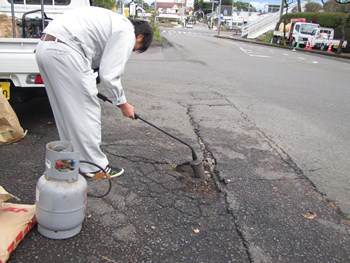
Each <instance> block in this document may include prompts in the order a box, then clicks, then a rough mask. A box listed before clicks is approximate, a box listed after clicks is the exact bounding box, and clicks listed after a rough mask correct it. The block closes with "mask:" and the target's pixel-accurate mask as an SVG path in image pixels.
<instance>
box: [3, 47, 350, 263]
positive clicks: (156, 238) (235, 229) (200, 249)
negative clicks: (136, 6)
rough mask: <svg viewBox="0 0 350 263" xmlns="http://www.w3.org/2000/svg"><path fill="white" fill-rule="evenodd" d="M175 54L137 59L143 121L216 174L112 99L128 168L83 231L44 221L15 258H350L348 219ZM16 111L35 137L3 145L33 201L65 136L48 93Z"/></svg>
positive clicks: (111, 147) (116, 147) (16, 189)
mask: <svg viewBox="0 0 350 263" xmlns="http://www.w3.org/2000/svg"><path fill="white" fill-rule="evenodd" d="M174 52H175V51H174V50H173V49H172V48H170V47H167V48H164V47H154V48H152V49H151V50H150V51H149V54H146V53H145V54H142V55H139V56H134V57H132V60H131V62H130V68H129V69H128V70H129V71H128V70H127V72H128V73H126V75H125V77H124V80H123V83H124V86H125V89H126V94H127V97H128V100H129V101H130V102H131V103H132V104H134V105H136V106H137V111H138V113H139V114H140V115H141V116H142V117H145V119H147V120H149V121H151V122H152V123H154V124H156V125H159V126H160V127H162V128H164V129H165V130H166V131H168V132H170V133H171V134H173V135H174V136H177V137H179V138H181V139H183V140H184V141H188V143H189V144H190V145H193V147H194V148H195V150H196V152H197V154H198V155H200V158H201V159H204V160H205V165H206V168H207V170H210V173H206V176H205V177H203V178H200V179H198V178H193V177H192V175H191V169H189V167H188V165H187V163H188V162H189V161H191V154H190V151H189V149H188V148H187V147H186V146H184V145H182V144H180V143H178V142H177V141H175V140H173V139H171V138H169V137H168V136H166V135H165V134H162V133H161V132H159V131H157V130H155V129H154V128H152V127H150V126H148V125H147V124H144V123H142V122H141V121H130V120H129V119H126V118H123V117H122V116H121V115H120V113H119V112H118V110H117V109H116V108H115V107H113V106H112V105H109V104H106V103H103V102H101V104H102V109H103V113H102V116H103V120H102V122H103V145H102V148H103V149H104V151H105V152H106V153H107V155H108V156H109V159H110V161H111V163H112V164H113V163H115V164H118V165H119V166H121V167H123V168H124V169H125V171H126V172H125V174H124V175H122V176H121V177H120V178H117V179H114V180H113V185H112V190H111V192H110V193H109V194H108V195H107V196H106V197H104V198H88V203H87V211H86V219H85V221H84V222H83V228H82V230H81V232H80V233H79V234H78V235H77V236H75V237H72V238H70V239H66V240H52V239H48V238H45V237H43V236H41V235H40V234H39V233H38V232H37V230H36V229H34V230H32V231H31V232H30V233H29V234H28V235H27V236H26V237H25V239H24V240H23V241H22V242H21V243H20V245H19V246H18V247H17V249H16V250H15V251H14V253H13V254H12V256H11V258H10V260H9V261H8V262H9V263H16V262H57V261H62V262H349V261H350V251H349V249H348V248H349V245H350V236H349V221H348V220H347V218H345V217H344V216H343V215H342V214H341V213H339V211H338V210H337V207H336V206H335V205H333V204H332V203H331V202H330V201H329V200H327V198H326V197H325V196H323V195H322V194H321V193H319V192H318V191H317V189H316V188H315V187H314V185H313V184H312V183H311V182H310V181H309V180H308V179H307V178H306V177H305V176H304V174H303V173H302V171H301V170H300V169H298V165H297V164H295V163H294V162H293V160H291V159H290V158H289V156H288V153H286V152H284V151H283V149H281V148H280V147H279V146H278V145H277V144H276V143H274V142H273V141H272V140H271V139H269V137H268V135H266V134H264V132H262V131H261V130H260V129H259V127H257V126H256V125H255V124H254V123H253V122H252V121H250V120H249V118H248V117H247V116H245V115H244V113H243V112H242V111H241V110H240V109H238V108H237V107H236V106H235V104H234V102H233V101H231V100H230V98H227V97H226V96H225V95H224V94H221V93H220V92H216V91H215V92H214V91H213V90H210V88H209V89H208V90H207V91H203V89H202V87H203V86H205V85H207V86H208V87H210V85H211V84H210V83H202V82H201V81H199V80H198V79H196V81H193V80H192V78H193V76H185V75H181V74H183V73H184V72H183V71H182V70H183V69H182V66H183V63H189V62H188V61H183V60H181V59H180V60H175V59H174V58H175V57H176V56H175V54H174ZM169 62H172V72H174V71H175V73H176V74H177V75H178V76H183V78H182V80H181V81H180V83H181V84H180V85H179V83H178V81H179V80H178V78H177V80H175V79H169V78H170V77H169V74H167V73H168V72H167V70H169V69H168V67H167V65H168V63H169ZM149 63H152V70H154V71H155V72H160V71H161V70H163V74H159V77H158V78H157V85H154V83H153V82H152V79H151V77H149V76H147V75H146V73H142V71H143V68H145V67H149V65H150V64H149ZM196 64H198V63H196ZM202 66H203V67H205V65H202ZM174 69H176V70H174ZM201 69H202V68H199V71H200V70H201ZM175 73H174V74H175ZM135 74H140V76H139V79H135V78H134V75H135ZM164 75H165V76H168V78H165V77H162V76H164ZM181 87H185V88H186V89H183V88H181ZM101 89H102V88H101ZM15 109H16V112H17V114H18V116H19V118H20V120H21V124H22V126H23V127H24V128H25V129H28V135H27V136H26V137H25V138H24V139H23V140H21V141H19V142H18V143H15V144H12V145H6V146H1V153H2V154H1V155H2V158H1V160H0V164H1V167H2V176H1V185H2V186H3V187H4V188H5V189H6V190H7V191H8V192H10V193H12V194H14V195H16V196H18V197H20V198H21V203H29V204H31V203H33V201H34V200H35V186H36V182H37V180H38V179H39V177H40V176H41V175H42V172H43V170H44V157H45V145H46V143H48V142H50V141H54V140H57V139H58V137H57V133H56V130H55V125H54V123H53V119H52V116H51V114H50V109H49V105H48V103H47V101H45V99H38V100H34V101H32V102H31V103H30V104H29V105H20V106H18V107H16V108H15ZM209 113H210V114H209ZM176 165H177V166H178V167H177V168H175V166H176ZM309 212H312V213H314V214H316V215H317V217H316V218H315V219H313V220H310V219H307V218H305V214H307V213H309ZM303 215H304V216H303Z"/></svg>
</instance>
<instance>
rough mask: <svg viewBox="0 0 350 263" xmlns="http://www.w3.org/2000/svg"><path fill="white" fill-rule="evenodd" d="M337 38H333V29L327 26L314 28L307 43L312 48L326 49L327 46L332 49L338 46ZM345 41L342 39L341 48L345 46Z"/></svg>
mask: <svg viewBox="0 0 350 263" xmlns="http://www.w3.org/2000/svg"><path fill="white" fill-rule="evenodd" d="M339 43H340V40H339V39H334V29H333V28H328V27H318V28H315V29H314V30H313V31H312V33H311V35H310V36H309V45H310V46H311V47H312V48H319V49H321V50H327V49H328V47H329V46H331V48H333V49H338V48H339ZM346 45H347V41H344V42H343V44H342V48H345V47H346Z"/></svg>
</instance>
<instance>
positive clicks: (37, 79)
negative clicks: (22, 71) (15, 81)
mask: <svg viewBox="0 0 350 263" xmlns="http://www.w3.org/2000/svg"><path fill="white" fill-rule="evenodd" d="M26 83H27V84H44V82H43V79H42V77H41V75H40V74H29V75H27V79H26Z"/></svg>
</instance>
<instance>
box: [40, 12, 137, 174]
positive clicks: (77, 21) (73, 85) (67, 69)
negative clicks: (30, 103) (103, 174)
mask: <svg viewBox="0 0 350 263" xmlns="http://www.w3.org/2000/svg"><path fill="white" fill-rule="evenodd" d="M44 33H45V34H49V35H52V36H54V37H56V41H40V42H39V44H38V46H37V48H36V60H37V63H38V66H39V70H40V74H41V75H42V78H43V81H44V84H45V88H46V91H47V94H48V97H49V100H50V104H51V108H52V110H53V114H54V117H55V122H56V125H57V129H58V133H59V136H60V140H67V141H71V142H72V145H73V150H74V151H78V152H79V154H80V160H85V161H90V162H93V163H95V164H97V165H99V166H101V167H102V168H105V167H106V166H107V165H108V164H109V162H108V159H107V157H106V155H105V154H104V153H103V152H102V151H101V149H100V145H101V107H100V104H99V101H98V98H97V96H96V95H97V93H98V90H97V86H96V77H97V73H94V71H93V69H94V68H99V73H100V78H101V84H102V85H103V86H104V87H105V89H106V91H107V96H108V97H109V99H111V100H112V102H113V104H115V105H119V104H123V103H126V98H125V95H124V92H123V88H122V85H121V75H122V74H123V72H124V68H125V64H126V63H127V61H128V59H129V57H130V55H131V53H132V51H133V48H134V46H135V42H136V37H135V33H134V27H133V25H132V23H131V22H130V21H129V20H128V19H127V18H125V17H124V16H122V15H119V14H116V13H114V12H112V11H109V10H107V9H104V8H98V7H83V8H77V9H74V10H72V11H68V12H66V13H65V14H63V15H61V16H59V17H57V18H56V19H55V20H53V21H52V22H50V23H49V25H48V26H47V27H46V29H45V30H44ZM58 40H59V41H58ZM61 42H63V43H61ZM113 121H114V120H113ZM80 169H81V170H82V171H83V172H93V171H96V170H98V169H97V168H96V167H95V166H89V165H84V166H83V164H81V166H80Z"/></svg>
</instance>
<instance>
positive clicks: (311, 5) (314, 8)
mask: <svg viewBox="0 0 350 263" xmlns="http://www.w3.org/2000/svg"><path fill="white" fill-rule="evenodd" d="M321 9H322V6H321V5H320V4H319V3H315V2H308V3H307V4H306V5H305V12H319V11H320V10H321Z"/></svg>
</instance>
